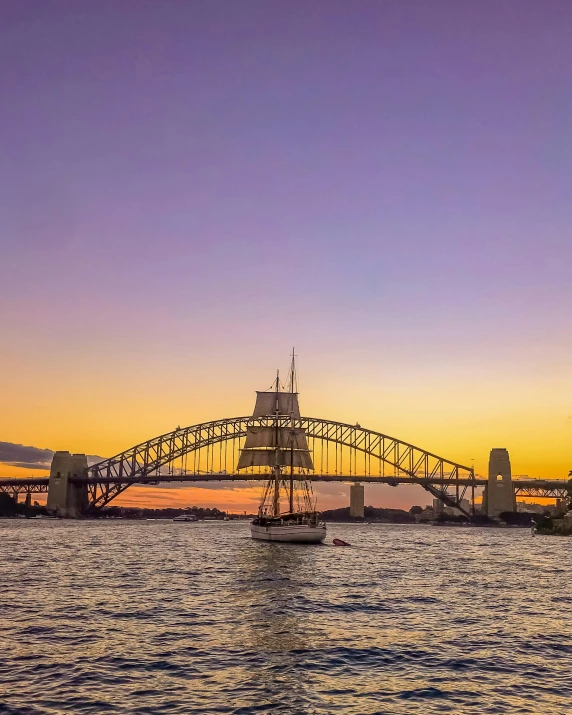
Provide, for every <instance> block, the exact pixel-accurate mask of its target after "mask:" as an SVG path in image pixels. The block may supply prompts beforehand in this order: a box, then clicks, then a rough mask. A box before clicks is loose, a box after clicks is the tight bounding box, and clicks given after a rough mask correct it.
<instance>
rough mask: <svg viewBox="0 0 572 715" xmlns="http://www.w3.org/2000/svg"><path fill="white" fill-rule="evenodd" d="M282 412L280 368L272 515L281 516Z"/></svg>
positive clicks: (277, 387)
mask: <svg viewBox="0 0 572 715" xmlns="http://www.w3.org/2000/svg"><path fill="white" fill-rule="evenodd" d="M279 414H280V370H276V406H275V412H274V415H275V416H274V426H275V429H276V442H275V444H276V450H275V453H274V457H275V461H274V470H273V471H274V494H273V503H272V516H280V428H279V426H278V415H279Z"/></svg>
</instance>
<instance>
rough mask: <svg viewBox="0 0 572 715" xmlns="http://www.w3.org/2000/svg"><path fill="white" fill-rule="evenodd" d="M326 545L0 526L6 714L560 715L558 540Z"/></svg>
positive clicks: (562, 660) (196, 532)
mask: <svg viewBox="0 0 572 715" xmlns="http://www.w3.org/2000/svg"><path fill="white" fill-rule="evenodd" d="M333 537H338V538H341V539H344V540H346V541H349V542H350V543H352V544H353V546H352V547H351V548H345V547H334V546H331V545H330V546H329V545H327V544H325V545H322V546H304V545H294V544H271V543H265V542H256V541H253V540H251V539H250V538H249V532H248V524H247V523H246V522H239V523H233V522H227V523H219V522H210V523H209V522H206V523H196V524H194V523H180V524H177V523H173V522H167V521H142V522H128V521H101V522H96V521H91V522H65V521H49V520H48V521H41V520H37V521H24V520H3V521H0V594H1V595H0V624H1V625H0V639H1V658H0V713H10V714H16V713H17V714H22V715H27V714H30V715H36V714H38V715H39V714H40V713H42V714H43V713H46V714H47V713H50V714H55V713H157V714H159V713H161V714H163V713H164V714H167V713H168V714H170V715H174V714H177V713H181V714H182V713H185V714H188V713H201V714H210V713H213V714H215V713H217V714H218V713H234V714H235V715H238V714H239V713H240V714H249V713H269V714H270V713H272V714H273V715H275V714H281V713H284V714H295V713H296V714H298V713H299V714H300V715H302V714H303V715H318V714H320V715H321V714H324V715H326V714H329V713H340V714H343V715H350V714H351V715H370V714H371V715H373V713H377V714H379V715H381V714H384V715H385V714H401V713H407V714H411V713H424V715H428V714H432V713H463V714H465V713H467V714H469V713H475V714H477V713H478V714H479V715H482V714H483V713H499V714H503V715H506V714H507V713H544V714H551V715H552V714H562V715H564V714H565V713H570V711H571V710H572V678H571V677H570V676H571V674H572V665H571V663H572V661H571V656H572V627H571V626H570V618H569V614H570V609H571V606H572V593H571V591H570V584H571V583H572V565H571V559H570V543H571V542H570V541H569V540H568V539H565V538H557V537H536V538H531V535H530V532H529V531H528V530H524V529H504V530H502V529H481V528H435V527H430V526H413V525H404V526H402V525H395V526H393V525H382V524H378V525H359V526H358V525H336V524H330V525H329V527H328V539H327V540H328V541H329V542H331V539H332V538H333Z"/></svg>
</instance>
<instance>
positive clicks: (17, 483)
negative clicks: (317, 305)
mask: <svg viewBox="0 0 572 715" xmlns="http://www.w3.org/2000/svg"><path fill="white" fill-rule="evenodd" d="M269 476H270V475H269V474H252V473H245V474H243V473H232V474H229V473H227V472H212V473H204V472H202V473H188V474H161V475H150V476H141V475H138V476H137V477H128V476H125V477H113V478H111V479H105V478H101V477H99V478H97V479H93V478H90V477H71V478H70V481H72V482H75V483H81V484H86V483H87V484H88V485H89V484H98V485H101V486H105V485H106V484H125V485H134V484H153V485H157V484H161V483H163V482H253V481H263V480H266V479H268V478H269ZM306 478H307V479H308V480H309V481H312V482H362V483H364V484H368V483H369V484H389V485H390V486H395V487H396V486H398V485H399V484H418V485H420V486H422V485H423V484H424V483H428V484H435V485H448V486H450V487H456V486H459V487H484V486H486V485H487V483H488V480H487V479H485V478H482V477H476V478H475V479H454V480H451V479H440V478H437V477H431V478H429V479H424V478H423V477H407V476H379V475H377V476H376V475H359V474H351V475H350V474H312V475H307V477H306ZM48 484H49V477H28V478H26V477H24V478H0V492H8V493H11V494H13V493H27V492H31V493H41V492H47V491H48ZM512 484H513V487H514V490H515V494H516V495H517V496H533V497H538V498H552V499H554V498H562V497H564V496H566V494H567V491H566V488H567V485H568V482H567V481H566V480H564V479H513V480H512Z"/></svg>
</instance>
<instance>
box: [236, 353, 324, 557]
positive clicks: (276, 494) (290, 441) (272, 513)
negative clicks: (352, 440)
mask: <svg viewBox="0 0 572 715" xmlns="http://www.w3.org/2000/svg"><path fill="white" fill-rule="evenodd" d="M252 416H253V417H255V418H264V417H266V418H267V420H266V423H265V424H264V425H262V426H259V425H256V426H249V427H247V433H246V440H245V442H244V446H243V448H242V450H241V453H240V457H239V460H238V465H237V469H239V470H241V469H251V470H254V469H255V468H259V469H264V470H265V471H266V470H267V472H268V475H269V479H268V481H267V482H266V485H265V487H264V491H263V494H262V499H261V502H260V506H259V508H258V516H257V517H256V518H255V519H254V520H253V521H252V522H251V524H250V533H251V535H252V538H253V539H261V540H263V541H287V542H294V543H305V544H319V543H321V542H322V541H323V540H324V539H325V538H326V524H325V523H324V522H323V521H321V520H320V514H319V513H318V512H317V511H316V500H315V499H314V497H313V495H312V486H311V484H310V481H309V480H308V478H307V475H308V473H309V472H310V471H311V470H313V469H314V465H313V462H312V455H311V454H310V450H309V448H308V439H307V437H306V432H305V430H304V429H303V428H302V427H301V426H300V407H299V405H298V392H297V383H296V364H295V355H294V352H292V362H291V365H290V374H289V378H288V382H287V385H286V388H285V389H283V388H282V385H281V383H280V373H277V375H276V380H275V381H274V383H273V385H272V387H271V389H270V390H267V391H265V392H257V393H256V405H255V407H254V413H253V415H252ZM283 506H284V511H282V507H283Z"/></svg>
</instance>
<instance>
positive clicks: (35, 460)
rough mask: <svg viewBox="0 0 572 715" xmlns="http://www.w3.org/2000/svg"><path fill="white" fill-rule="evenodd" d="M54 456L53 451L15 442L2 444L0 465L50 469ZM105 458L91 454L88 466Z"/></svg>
mask: <svg viewBox="0 0 572 715" xmlns="http://www.w3.org/2000/svg"><path fill="white" fill-rule="evenodd" d="M53 456H54V450H53V449H42V448H41V447H31V446H29V445H24V444H15V443H14V442H0V463H1V464H8V465H10V466H11V467H21V468H23V469H49V468H50V464H51V463H52V457H53ZM102 459H105V457H99V456H97V455H95V454H89V455H88V457H87V461H88V464H94V463H95V462H100V461H101V460H102Z"/></svg>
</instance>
